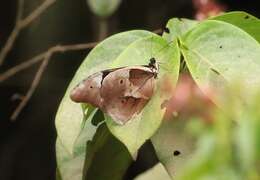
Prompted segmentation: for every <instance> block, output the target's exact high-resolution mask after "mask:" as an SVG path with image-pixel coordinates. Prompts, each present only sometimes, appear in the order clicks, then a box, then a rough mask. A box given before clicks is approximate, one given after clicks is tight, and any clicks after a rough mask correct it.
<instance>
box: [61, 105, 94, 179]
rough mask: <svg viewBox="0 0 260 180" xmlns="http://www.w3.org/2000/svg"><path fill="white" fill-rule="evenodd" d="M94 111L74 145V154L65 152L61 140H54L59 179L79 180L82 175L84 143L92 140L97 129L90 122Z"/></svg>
mask: <svg viewBox="0 0 260 180" xmlns="http://www.w3.org/2000/svg"><path fill="white" fill-rule="evenodd" d="M95 113H96V110H95V111H92V113H91V114H90V115H89V117H88V119H87V120H86V123H85V125H84V128H83V130H82V133H81V134H80V135H79V137H78V138H77V141H76V143H75V148H74V153H73V154H71V153H70V152H68V151H67V149H66V148H65V146H64V145H63V144H62V141H61V139H60V138H59V137H58V138H57V140H56V158H57V166H58V167H57V169H58V172H59V177H60V179H62V180H70V179H73V180H81V179H82V175H83V167H84V161H85V152H86V144H87V143H86V142H87V141H90V140H92V138H93V136H94V134H95V132H96V129H97V127H96V126H94V125H93V124H92V122H91V119H92V118H93V116H94V114H95Z"/></svg>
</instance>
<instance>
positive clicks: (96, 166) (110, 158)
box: [83, 123, 132, 180]
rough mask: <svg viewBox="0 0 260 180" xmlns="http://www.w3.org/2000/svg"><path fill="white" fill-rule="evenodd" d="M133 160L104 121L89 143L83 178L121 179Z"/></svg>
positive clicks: (98, 179)
mask: <svg viewBox="0 0 260 180" xmlns="http://www.w3.org/2000/svg"><path fill="white" fill-rule="evenodd" d="M131 162H132V158H131V155H130V154H129V152H128V150H127V149H126V147H125V146H124V145H123V144H122V143H121V142H120V141H118V140H117V139H116V138H115V137H114V136H113V135H112V134H111V133H110V131H109V130H108V128H107V126H106V124H105V123H102V124H101V125H100V126H99V127H98V129H97V132H96V134H95V136H94V138H93V140H92V141H91V142H88V144H87V152H86V159H85V165H84V178H83V179H86V180H87V179H95V180H104V179H113V180H121V179H123V176H124V174H125V171H126V170H127V168H128V166H129V165H130V163H131Z"/></svg>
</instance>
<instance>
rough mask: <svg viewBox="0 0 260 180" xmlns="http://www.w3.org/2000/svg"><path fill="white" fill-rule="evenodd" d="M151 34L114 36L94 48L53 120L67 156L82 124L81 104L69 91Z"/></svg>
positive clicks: (132, 32) (133, 32)
mask: <svg viewBox="0 0 260 180" xmlns="http://www.w3.org/2000/svg"><path fill="white" fill-rule="evenodd" d="M151 34H152V33H150V32H148V31H140V30H136V31H128V32H123V33H119V34H116V35H114V36H111V37H110V38H107V39H106V40H104V41H103V42H101V43H100V44H99V45H97V46H96V47H95V48H94V49H93V50H92V51H91V52H90V53H89V55H88V56H87V58H86V59H85V60H84V61H83V63H82V64H81V66H80V67H79V69H78V71H77V73H76V74H75V76H74V78H73V79H72V81H71V83H70V85H69V87H68V89H67V91H66V93H65V95H64V97H63V99H62V101H61V104H60V106H59V109H58V112H57V114H56V119H55V123H56V129H57V133H58V136H59V139H60V141H61V143H62V144H63V146H64V148H65V149H66V150H67V151H68V153H70V154H72V153H73V147H74V142H75V140H76V138H77V137H78V135H79V133H80V131H81V129H82V126H83V125H82V123H84V117H83V113H82V108H81V105H80V104H79V103H74V102H72V101H71V100H70V98H69V94H70V91H71V89H72V88H73V87H75V86H76V85H77V84H78V83H79V82H80V81H82V80H83V79H84V78H86V77H87V76H88V75H90V74H92V73H94V72H97V71H100V70H104V69H106V68H107V67H108V66H109V64H110V63H111V62H112V61H113V60H115V59H116V57H117V56H118V55H119V54H120V53H121V52H122V51H123V50H124V49H125V48H127V47H128V46H129V45H130V44H131V43H133V42H135V41H136V40H138V39H140V38H144V37H147V36H149V35H151ZM88 107H89V105H87V106H86V108H85V112H84V113H85V115H87V114H89V113H88Z"/></svg>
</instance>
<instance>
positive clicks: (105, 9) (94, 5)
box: [87, 0, 121, 17]
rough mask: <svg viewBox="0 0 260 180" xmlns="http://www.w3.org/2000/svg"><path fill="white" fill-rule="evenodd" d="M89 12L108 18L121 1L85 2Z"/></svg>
mask: <svg viewBox="0 0 260 180" xmlns="http://www.w3.org/2000/svg"><path fill="white" fill-rule="evenodd" d="M87 2H88V5H89V7H90V9H91V11H92V12H93V13H94V14H96V15H97V16H100V17H108V16H110V15H111V14H112V13H113V12H114V11H116V9H117V8H118V6H119V5H120V3H121V0H87Z"/></svg>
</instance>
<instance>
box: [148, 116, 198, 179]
mask: <svg viewBox="0 0 260 180" xmlns="http://www.w3.org/2000/svg"><path fill="white" fill-rule="evenodd" d="M186 123H187V121H186V120H185V119H171V120H165V121H163V123H162V125H161V127H160V128H159V129H158V131H157V132H156V134H155V135H154V136H153V137H152V139H151V140H152V143H153V145H154V148H155V151H156V154H157V157H158V159H159V161H160V162H161V163H162V164H163V165H164V167H165V168H166V170H167V171H168V173H169V174H170V175H171V177H172V178H174V177H176V175H177V174H178V173H179V171H180V170H181V169H182V168H183V167H184V165H186V164H187V162H189V160H191V157H192V154H193V152H194V150H195V145H194V143H195V141H194V140H193V139H192V138H191V136H190V135H189V134H188V133H187V132H186V129H185V128H186ZM176 153H177V154H176ZM178 153H179V154H178Z"/></svg>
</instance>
